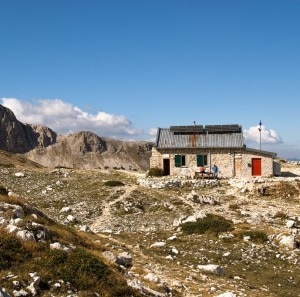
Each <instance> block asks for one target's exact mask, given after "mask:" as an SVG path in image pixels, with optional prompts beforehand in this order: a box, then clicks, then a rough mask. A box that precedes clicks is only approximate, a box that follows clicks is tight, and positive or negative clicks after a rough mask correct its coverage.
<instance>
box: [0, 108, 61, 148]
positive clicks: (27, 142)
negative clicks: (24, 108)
mask: <svg viewBox="0 0 300 297" xmlns="http://www.w3.org/2000/svg"><path fill="white" fill-rule="evenodd" d="M56 137H57V134H56V133H55V132H54V131H52V130H51V129H50V128H48V127H45V126H36V125H30V124H23V123H21V122H19V121H18V120H17V119H16V117H15V115H14V113H13V112H12V111H11V110H10V109H8V108H6V107H4V106H3V105H0V150H4V151H8V152H12V153H25V152H28V151H30V150H32V149H34V148H42V147H47V146H49V145H51V144H53V143H55V142H56Z"/></svg>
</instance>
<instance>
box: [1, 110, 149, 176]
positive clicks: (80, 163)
mask: <svg viewBox="0 0 300 297" xmlns="http://www.w3.org/2000/svg"><path fill="white" fill-rule="evenodd" d="M151 149H152V143H151V142H146V141H120V140H115V139H110V138H105V137H99V136H98V135H96V134H95V133H92V132H89V131H81V132H76V133H72V134H69V135H57V133H56V132H54V131H52V130H51V129H50V128H48V127H45V126H36V125H30V124H23V123H21V122H20V121H18V120H17V119H16V117H15V115H14V114H13V112H12V111H11V110H10V109H8V108H6V107H4V106H2V105H0V150H4V151H8V152H12V153H19V154H22V156H24V157H25V158H27V159H29V160H32V161H34V162H37V163H39V164H41V165H43V166H46V167H52V168H54V167H58V166H62V167H68V168H85V169H91V168H102V169H105V168H116V169H126V170H134V171H138V170H147V169H148V168H149V159H150V156H151Z"/></svg>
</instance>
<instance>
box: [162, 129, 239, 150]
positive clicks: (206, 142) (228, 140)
mask: <svg viewBox="0 0 300 297" xmlns="http://www.w3.org/2000/svg"><path fill="white" fill-rule="evenodd" d="M243 146H244V139H243V134H242V133H223V134H209V133H206V134H198V133H187V134H181V133H174V132H171V130H170V129H166V128H158V131H157V138H156V147H157V148H195V147H196V148H241V147H243Z"/></svg>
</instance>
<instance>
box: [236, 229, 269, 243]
mask: <svg viewBox="0 0 300 297" xmlns="http://www.w3.org/2000/svg"><path fill="white" fill-rule="evenodd" d="M245 236H249V237H250V238H251V241H253V242H255V243H264V242H267V241H268V235H267V234H266V233H265V232H264V231H260V230H247V231H240V232H238V237H239V238H244V237H245Z"/></svg>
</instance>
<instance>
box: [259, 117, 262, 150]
mask: <svg viewBox="0 0 300 297" xmlns="http://www.w3.org/2000/svg"><path fill="white" fill-rule="evenodd" d="M258 125H259V128H258V131H259V150H261V126H262V123H261V121H259V124H258Z"/></svg>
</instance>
